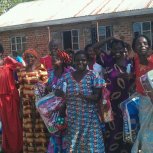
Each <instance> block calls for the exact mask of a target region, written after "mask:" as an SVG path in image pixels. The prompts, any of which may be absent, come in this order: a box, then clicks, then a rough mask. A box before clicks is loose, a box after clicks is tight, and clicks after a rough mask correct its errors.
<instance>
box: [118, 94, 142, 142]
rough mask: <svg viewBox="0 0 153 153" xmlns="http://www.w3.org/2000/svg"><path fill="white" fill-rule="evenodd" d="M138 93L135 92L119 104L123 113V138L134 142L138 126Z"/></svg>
mask: <svg viewBox="0 0 153 153" xmlns="http://www.w3.org/2000/svg"><path fill="white" fill-rule="evenodd" d="M139 103H140V97H139V94H137V93H135V94H133V95H132V96H130V97H129V98H128V99H126V100H125V101H123V102H122V103H121V104H120V108H121V110H122V113H123V140H124V141H125V142H128V143H134V142H135V140H136V137H137V134H138V131H139V128H140V124H139Z"/></svg>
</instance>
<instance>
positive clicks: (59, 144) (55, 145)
mask: <svg viewBox="0 0 153 153" xmlns="http://www.w3.org/2000/svg"><path fill="white" fill-rule="evenodd" d="M69 71H70V69H66V68H65V69H64V72H63V74H62V76H61V77H63V76H64V75H65V74H66V73H68V72H69ZM59 80H60V78H57V77H56V76H55V72H54V70H52V71H50V72H49V80H48V84H49V86H51V87H52V89H53V90H54V89H55V88H56V86H57V84H58V83H59ZM65 135H66V131H65V130H63V131H60V132H57V133H55V134H52V135H51V136H50V139H49V145H48V151H47V153H59V152H62V153H66V147H67V141H66V139H65Z"/></svg>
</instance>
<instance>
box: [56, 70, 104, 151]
mask: <svg viewBox="0 0 153 153" xmlns="http://www.w3.org/2000/svg"><path fill="white" fill-rule="evenodd" d="M61 82H63V83H64V82H66V84H67V89H66V104H67V114H68V128H67V136H66V138H67V141H68V146H67V152H68V153H70V152H73V153H105V148H104V143H103V133H102V130H101V123H100V120H99V117H98V107H97V103H95V102H89V101H86V100H82V99H81V98H80V97H79V96H75V95H77V94H79V93H82V94H84V95H91V94H92V93H93V88H102V85H103V83H104V80H103V79H101V78H100V77H99V76H98V74H95V73H94V72H93V71H88V73H87V74H86V75H85V76H84V77H83V78H82V80H81V81H80V82H77V81H76V80H75V79H74V78H73V76H72V73H67V74H66V75H64V76H63V78H62V79H61ZM58 88H60V89H61V88H62V83H60V85H59V86H58Z"/></svg>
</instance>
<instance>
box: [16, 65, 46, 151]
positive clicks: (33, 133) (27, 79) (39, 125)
mask: <svg viewBox="0 0 153 153" xmlns="http://www.w3.org/2000/svg"><path fill="white" fill-rule="evenodd" d="M18 79H19V82H20V93H21V94H22V105H23V153H45V152H46V150H47V130H46V127H45V125H44V123H43V121H42V119H41V118H40V115H39V113H38V112H37V110H36V107H35V93H34V87H35V84H36V83H38V82H41V83H46V82H47V81H48V77H47V71H46V69H45V68H44V67H43V65H39V66H37V67H36V68H35V70H34V71H33V72H26V69H25V68H22V69H20V71H19V72H18Z"/></svg>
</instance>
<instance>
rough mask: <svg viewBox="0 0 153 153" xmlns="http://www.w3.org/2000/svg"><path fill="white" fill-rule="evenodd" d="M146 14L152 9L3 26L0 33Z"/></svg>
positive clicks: (152, 9)
mask: <svg viewBox="0 0 153 153" xmlns="http://www.w3.org/2000/svg"><path fill="white" fill-rule="evenodd" d="M147 14H153V8H146V9H138V10H131V11H123V12H113V13H105V14H100V15H90V16H81V17H72V18H66V19H57V20H49V21H42V22H34V23H26V24H20V25H12V26H5V27H0V32H3V31H9V30H19V29H25V28H32V27H43V26H51V25H62V24H70V23H79V22H87V21H96V20H102V19H110V18H120V17H127V16H137V15H139V16H140V15H147Z"/></svg>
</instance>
